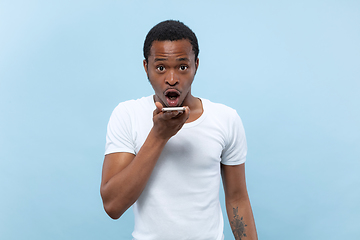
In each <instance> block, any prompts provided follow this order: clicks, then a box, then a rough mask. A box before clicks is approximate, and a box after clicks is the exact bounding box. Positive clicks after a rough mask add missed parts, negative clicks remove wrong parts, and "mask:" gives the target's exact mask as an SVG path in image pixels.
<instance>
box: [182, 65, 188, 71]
mask: <svg viewBox="0 0 360 240" xmlns="http://www.w3.org/2000/svg"><path fill="white" fill-rule="evenodd" d="M187 68H188V66H186V65H181V66H180V70H181V71H185V70H186V69H187Z"/></svg>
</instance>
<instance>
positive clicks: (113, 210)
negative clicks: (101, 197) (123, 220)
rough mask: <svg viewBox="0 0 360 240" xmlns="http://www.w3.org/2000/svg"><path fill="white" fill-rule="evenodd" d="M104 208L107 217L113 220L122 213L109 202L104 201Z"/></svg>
mask: <svg viewBox="0 0 360 240" xmlns="http://www.w3.org/2000/svg"><path fill="white" fill-rule="evenodd" d="M104 210H105V212H106V213H107V215H109V217H111V218H112V219H114V220H116V219H119V218H120V217H121V215H122V213H121V212H120V211H119V210H117V209H116V208H114V207H113V206H111V204H105V203H104Z"/></svg>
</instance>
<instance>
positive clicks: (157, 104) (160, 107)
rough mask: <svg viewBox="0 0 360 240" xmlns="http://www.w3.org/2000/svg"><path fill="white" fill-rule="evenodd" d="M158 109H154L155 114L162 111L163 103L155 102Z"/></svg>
mask: <svg viewBox="0 0 360 240" xmlns="http://www.w3.org/2000/svg"><path fill="white" fill-rule="evenodd" d="M155 106H156V109H155V110H154V114H158V113H160V112H161V109H162V108H163V105H162V104H161V103H160V102H155Z"/></svg>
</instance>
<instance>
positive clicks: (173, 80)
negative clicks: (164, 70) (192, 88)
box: [165, 70, 179, 86]
mask: <svg viewBox="0 0 360 240" xmlns="http://www.w3.org/2000/svg"><path fill="white" fill-rule="evenodd" d="M165 83H167V84H169V85H170V86H175V85H176V84H178V83H179V79H178V77H177V76H176V74H175V72H174V71H173V70H171V71H169V73H168V74H167V75H166V78H165Z"/></svg>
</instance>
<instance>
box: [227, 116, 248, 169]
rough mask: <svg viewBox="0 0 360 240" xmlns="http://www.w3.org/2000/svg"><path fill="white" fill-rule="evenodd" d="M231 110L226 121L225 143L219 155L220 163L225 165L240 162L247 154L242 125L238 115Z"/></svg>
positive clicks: (242, 161)
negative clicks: (231, 112)
mask: <svg viewBox="0 0 360 240" xmlns="http://www.w3.org/2000/svg"><path fill="white" fill-rule="evenodd" d="M233 111H234V112H233V114H231V116H230V118H229V122H228V128H227V129H228V131H227V138H226V145H225V148H224V149H223V151H222V155H221V163H222V164H225V165H239V164H242V163H244V162H245V160H246V154H247V144H246V137H245V130H244V126H243V124H242V121H241V119H240V117H239V115H238V114H237V113H236V111H235V110H233Z"/></svg>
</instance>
